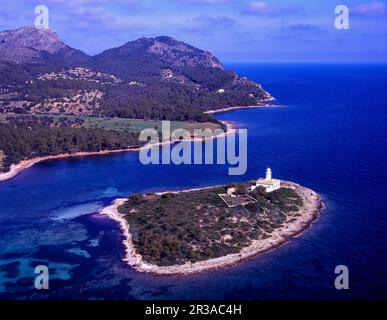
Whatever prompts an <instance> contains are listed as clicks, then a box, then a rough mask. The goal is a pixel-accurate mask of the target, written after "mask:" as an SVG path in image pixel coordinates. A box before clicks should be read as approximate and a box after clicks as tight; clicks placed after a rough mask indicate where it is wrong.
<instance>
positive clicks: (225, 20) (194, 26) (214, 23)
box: [180, 15, 237, 35]
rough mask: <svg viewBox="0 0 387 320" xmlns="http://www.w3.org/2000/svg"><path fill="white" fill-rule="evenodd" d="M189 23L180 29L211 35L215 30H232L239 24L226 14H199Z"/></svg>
mask: <svg viewBox="0 0 387 320" xmlns="http://www.w3.org/2000/svg"><path fill="white" fill-rule="evenodd" d="M189 25H191V26H190V27H184V28H181V29H180V30H181V31H183V32H190V33H202V34H207V35H210V34H211V31H213V30H225V29H226V30H230V29H231V28H233V27H235V26H236V25H237V23H236V21H235V20H233V19H231V18H229V17H226V16H217V17H213V16H208V15H204V16H198V17H195V18H193V19H192V20H191V21H190V23H189Z"/></svg>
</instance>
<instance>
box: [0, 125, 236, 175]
mask: <svg viewBox="0 0 387 320" xmlns="http://www.w3.org/2000/svg"><path fill="white" fill-rule="evenodd" d="M220 122H221V123H223V124H225V125H226V126H227V132H225V133H222V134H220V135H219V134H218V135H215V136H213V137H208V138H191V139H189V141H192V142H199V141H205V140H208V139H217V138H221V137H224V136H226V135H228V134H230V133H232V132H235V130H236V126H235V125H234V124H233V123H232V122H229V121H220ZM186 140H187V139H185V140H180V141H186ZM174 143H177V141H167V142H159V143H154V144H151V145H145V146H143V147H129V148H127V149H114V150H101V151H95V152H73V153H60V154H57V155H52V156H46V157H38V158H34V159H28V160H23V161H20V162H19V163H18V164H13V165H11V168H10V170H9V171H8V172H3V173H0V182H1V181H5V180H9V179H12V178H14V177H16V176H17V175H18V174H19V173H20V172H22V171H23V170H25V169H27V168H30V167H32V166H33V165H35V164H37V163H39V162H42V161H46V160H55V159H63V158H70V157H87V156H99V155H100V156H103V155H109V154H114V153H121V152H139V151H140V150H142V149H149V148H153V147H156V146H162V145H165V144H174Z"/></svg>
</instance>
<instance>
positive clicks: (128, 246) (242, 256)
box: [100, 182, 324, 275]
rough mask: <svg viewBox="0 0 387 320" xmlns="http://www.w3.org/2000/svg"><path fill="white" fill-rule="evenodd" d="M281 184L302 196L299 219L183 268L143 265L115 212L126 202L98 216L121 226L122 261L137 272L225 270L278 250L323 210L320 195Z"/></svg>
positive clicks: (116, 203) (123, 221) (121, 218)
mask: <svg viewBox="0 0 387 320" xmlns="http://www.w3.org/2000/svg"><path fill="white" fill-rule="evenodd" d="M282 185H283V186H284V187H288V188H292V189H294V190H296V192H297V193H298V194H299V195H300V196H301V197H302V199H303V201H304V206H303V207H302V208H301V210H300V213H301V216H300V217H297V219H296V220H295V221H293V222H291V223H287V224H286V223H285V226H284V227H282V228H279V229H277V230H275V231H274V232H273V233H272V234H271V235H270V237H269V238H267V239H264V240H254V241H253V242H252V243H251V245H250V246H248V247H245V248H243V249H242V250H241V251H240V252H239V253H237V254H229V255H227V256H224V257H219V258H214V259H209V260H204V261H198V262H195V263H191V262H187V263H185V264H182V265H176V266H167V267H160V266H157V265H155V264H150V263H147V262H145V261H144V260H143V259H142V256H141V255H140V254H138V253H136V249H135V246H134V244H133V241H132V236H131V234H130V226H129V224H128V222H127V220H126V219H125V218H124V216H123V215H121V214H120V213H119V212H118V207H119V206H121V205H122V204H123V203H124V202H125V201H126V199H116V200H115V201H114V203H113V204H112V205H110V206H108V207H105V208H104V209H102V210H101V211H100V214H104V215H107V216H108V217H109V218H111V219H113V220H115V221H117V222H118V223H119V224H120V227H121V230H122V232H123V236H124V240H123V244H124V247H125V256H124V258H123V260H124V261H125V262H126V263H127V264H128V265H129V266H131V267H132V268H134V269H135V270H137V271H139V272H146V273H152V274H157V275H188V274H194V273H200V272H205V271H209V270H214V269H219V268H224V267H228V266H231V265H235V264H237V263H240V262H242V261H244V260H247V259H251V258H253V257H256V256H258V255H260V254H263V253H265V252H267V251H270V250H273V249H275V248H277V247H278V246H280V245H282V244H284V243H286V242H287V241H289V240H290V239H292V238H293V237H295V236H297V235H299V234H300V233H302V232H303V231H305V230H306V229H307V228H308V227H309V226H310V225H311V224H312V223H313V221H315V220H316V219H317V217H318V216H319V214H320V212H321V210H322V208H323V207H324V204H323V202H322V201H321V198H320V196H319V195H318V194H317V193H316V192H314V191H313V190H311V189H308V188H305V187H302V186H300V185H298V184H296V183H293V182H283V183H282ZM203 189H208V188H203ZM194 190H198V189H194ZM189 191H192V190H184V192H189Z"/></svg>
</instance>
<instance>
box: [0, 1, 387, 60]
mask: <svg viewBox="0 0 387 320" xmlns="http://www.w3.org/2000/svg"><path fill="white" fill-rule="evenodd" d="M37 5H45V6H47V7H48V9H49V26H50V29H52V30H53V31H55V32H56V33H57V34H58V35H59V37H60V38H61V39H62V40H63V41H64V42H65V43H66V44H68V45H70V46H72V47H74V48H77V49H80V50H82V51H84V52H86V53H88V54H97V53H100V52H102V51H103V50H106V49H109V48H112V47H117V46H121V45H123V44H124V43H126V42H128V41H132V40H135V39H137V38H141V37H153V36H159V35H167V36H171V37H174V38H176V39H178V40H182V41H185V42H187V43H189V44H191V45H194V46H196V47H199V48H201V49H203V50H208V51H211V52H213V53H214V54H215V55H216V56H217V57H218V58H220V60H221V61H222V62H225V63H232V62H246V63H287V62H294V63H312V62H313V63H314V62H321V63H343V62H349V63H353V62H360V63H362V62H367V63H387V4H386V1H381V0H375V1H372V0H371V1H368V0H337V1H336V0H267V1H260V0H239V1H236V0H115V1H110V0H78V1H75V0H39V1H35V0H13V1H5V0H1V3H0V30H7V29H16V28H19V27H21V26H25V25H33V24H34V20H35V18H36V16H37V15H36V14H35V12H34V10H35V7H36V6H37ZM337 5H345V6H347V7H348V9H349V29H341V30H338V29H336V28H335V19H336V17H337V14H335V8H336V6H337Z"/></svg>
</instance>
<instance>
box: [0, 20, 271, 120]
mask: <svg viewBox="0 0 387 320" xmlns="http://www.w3.org/2000/svg"><path fill="white" fill-rule="evenodd" d="M0 57H1V58H0V113H9V112H13V113H28V114H34V113H45V114H47V113H48V114H73V115H98V116H109V117H125V118H138V119H162V120H181V121H187V120H195V121H208V120H211V116H210V115H208V114H205V113H204V111H208V110H212V109H221V108H224V107H230V106H248V105H255V104H257V103H259V102H261V101H263V100H267V99H270V98H271V95H270V94H269V93H267V92H266V91H265V90H264V89H263V88H262V87H261V85H260V84H257V83H255V82H253V81H251V80H248V79H247V78H244V77H240V76H238V75H237V74H236V73H235V72H233V71H229V70H226V69H225V68H224V67H223V65H222V63H221V62H220V61H219V60H218V59H217V58H216V57H215V56H214V55H213V54H212V53H210V52H208V51H203V50H201V49H198V48H195V47H193V46H191V45H189V44H187V43H184V42H182V41H178V40H175V39H173V38H171V37H166V36H161V37H156V38H141V39H138V40H135V41H131V42H128V43H126V44H124V45H123V46H120V47H117V48H113V49H109V50H106V51H104V52H102V53H101V54H98V55H95V56H93V57H89V56H87V55H86V54H84V53H83V52H81V51H79V50H76V49H73V48H71V47H69V46H67V45H66V44H64V43H63V42H62V41H61V40H60V39H59V37H58V36H57V35H56V34H55V33H54V32H52V31H51V30H48V29H36V28H33V27H23V28H20V29H17V30H9V31H4V32H0Z"/></svg>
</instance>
